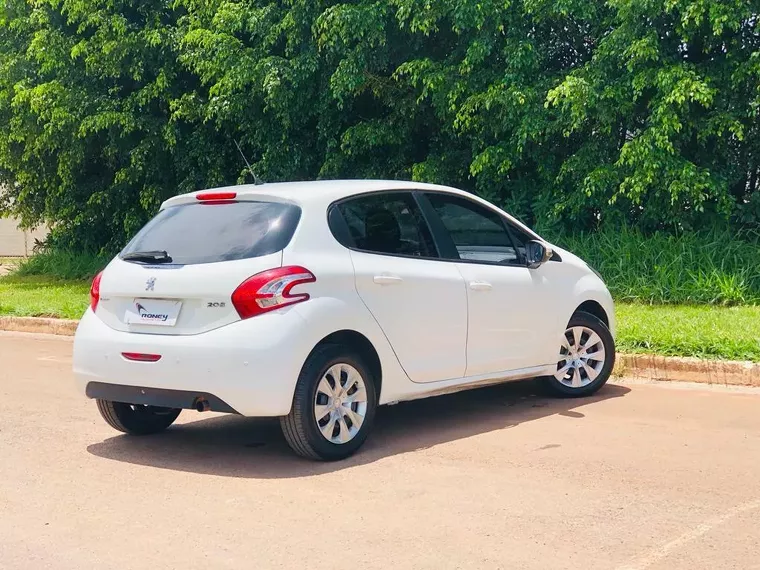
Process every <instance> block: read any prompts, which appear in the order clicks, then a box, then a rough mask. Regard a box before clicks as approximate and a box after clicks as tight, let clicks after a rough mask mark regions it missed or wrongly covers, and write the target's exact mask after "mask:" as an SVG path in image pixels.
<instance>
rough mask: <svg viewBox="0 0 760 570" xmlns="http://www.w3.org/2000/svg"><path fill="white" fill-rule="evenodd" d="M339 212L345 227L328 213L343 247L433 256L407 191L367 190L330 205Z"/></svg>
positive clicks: (430, 242)
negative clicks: (365, 192) (377, 191)
mask: <svg viewBox="0 0 760 570" xmlns="http://www.w3.org/2000/svg"><path fill="white" fill-rule="evenodd" d="M333 208H334V210H333V212H334V211H335V210H337V211H338V212H340V214H341V215H342V218H343V221H344V222H345V226H344V228H345V231H340V229H339V228H338V227H337V220H336V219H334V218H333V217H332V216H331V220H330V227H331V229H332V231H333V235H335V237H336V239H337V240H338V241H339V242H341V243H342V244H343V245H345V246H346V247H351V248H355V249H360V250H363V251H368V252H372V253H384V254H389V255H402V256H414V257H437V256H438V253H437V251H436V248H435V245H434V244H433V239H432V237H431V235H430V231H429V230H428V227H427V223H426V222H425V220H424V218H423V216H422V212H421V210H420V208H419V206H417V203H416V202H415V200H414V197H413V196H412V195H411V193H409V192H393V193H390V192H383V193H379V194H368V195H363V196H359V197H357V198H351V199H349V200H345V201H343V202H340V203H339V204H338V205H337V206H334V207H333Z"/></svg>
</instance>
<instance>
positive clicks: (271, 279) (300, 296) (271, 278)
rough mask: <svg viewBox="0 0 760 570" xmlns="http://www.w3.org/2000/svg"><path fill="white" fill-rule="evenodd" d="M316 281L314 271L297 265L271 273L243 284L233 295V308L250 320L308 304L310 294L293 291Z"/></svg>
mask: <svg viewBox="0 0 760 570" xmlns="http://www.w3.org/2000/svg"><path fill="white" fill-rule="evenodd" d="M316 280H317V278H316V277H314V274H313V273H312V272H311V271H309V270H308V269H306V268H305V267H300V266H297V265H293V266H289V267H278V268H277V269H270V270H269V271H264V272H262V273H257V274H256V275H254V276H253V277H249V278H248V279H246V280H245V281H243V282H242V283H241V284H240V286H239V287H238V288H237V289H235V292H234V293H232V304H233V306H234V307H235V310H236V311H237V312H238V314H239V315H240V318H241V319H248V318H250V317H255V316H256V315H261V314H262V313H266V312H269V311H274V310H275V309H280V308H282V307H287V306H288V305H295V304H296V303H301V302H302V301H307V300H308V299H309V294H308V293H303V292H302V293H292V292H291V290H292V289H293V287H296V286H298V285H304V284H305V283H313V282H314V281H316Z"/></svg>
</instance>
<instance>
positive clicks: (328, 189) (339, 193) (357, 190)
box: [162, 180, 466, 208]
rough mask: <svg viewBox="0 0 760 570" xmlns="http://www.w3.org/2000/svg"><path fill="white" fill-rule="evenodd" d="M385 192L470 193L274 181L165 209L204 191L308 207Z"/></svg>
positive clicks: (401, 185)
mask: <svg viewBox="0 0 760 570" xmlns="http://www.w3.org/2000/svg"><path fill="white" fill-rule="evenodd" d="M383 190H428V191H431V190H435V191H439V192H440V191H443V192H450V193H455V194H466V192H463V191H462V190H457V189H456V188H451V187H449V186H441V185H438V184H426V183H423V182H408V181H403V180H312V181H305V182H273V183H266V184H258V185H256V184H241V185H238V186H225V187H223V188H209V189H207V190H200V191H198V192H190V193H188V194H182V195H180V196H175V197H173V198H170V199H168V200H167V201H166V202H164V203H163V205H162V208H165V207H167V206H173V205H178V204H181V203H186V202H189V201H191V200H193V198H194V197H195V195H196V194H199V193H204V192H236V193H237V195H238V197H250V198H253V197H259V196H260V197H261V198H268V199H274V200H283V201H287V202H294V203H296V204H306V203H309V202H322V203H324V202H334V201H335V200H340V199H341V198H345V197H348V196H353V195H356V194H363V193H365V192H380V191H383Z"/></svg>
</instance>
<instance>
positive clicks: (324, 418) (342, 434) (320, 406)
mask: <svg viewBox="0 0 760 570" xmlns="http://www.w3.org/2000/svg"><path fill="white" fill-rule="evenodd" d="M366 415H367V388H366V386H365V384H364V379H363V378H362V375H361V374H360V373H359V371H358V370H356V368H354V367H353V366H351V365H349V364H335V365H333V366H331V367H330V368H329V369H328V370H327V372H325V373H324V375H323V376H322V378H321V380H320V381H319V384H317V392H316V394H315V396H314V418H315V419H316V421H317V427H318V428H319V431H320V432H321V433H322V436H323V437H324V438H325V439H326V440H327V441H329V442H331V443H335V444H343V443H348V442H349V441H351V440H352V439H354V437H356V435H357V434H358V433H359V430H360V429H361V427H362V424H363V423H364V419H365V417H366Z"/></svg>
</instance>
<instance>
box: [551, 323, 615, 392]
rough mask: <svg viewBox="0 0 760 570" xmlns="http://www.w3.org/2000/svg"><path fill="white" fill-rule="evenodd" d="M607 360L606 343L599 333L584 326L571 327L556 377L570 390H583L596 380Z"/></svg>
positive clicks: (560, 352)
mask: <svg viewBox="0 0 760 570" xmlns="http://www.w3.org/2000/svg"><path fill="white" fill-rule="evenodd" d="M605 359H606V354H605V351H604V343H603V342H602V339H601V337H600V336H599V335H598V334H597V333H595V332H594V331H593V330H591V329H590V328H588V327H584V326H575V327H569V328H568V329H567V330H566V331H565V337H564V342H563V343H562V346H560V350H559V361H558V362H557V372H555V373H554V377H555V378H556V379H557V380H558V381H559V382H561V383H562V384H564V385H565V386H567V387H568V388H583V387H584V386H588V385H589V384H591V383H592V382H593V381H594V380H596V378H597V377H598V376H599V374H600V373H601V371H602V368H604V363H605Z"/></svg>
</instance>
